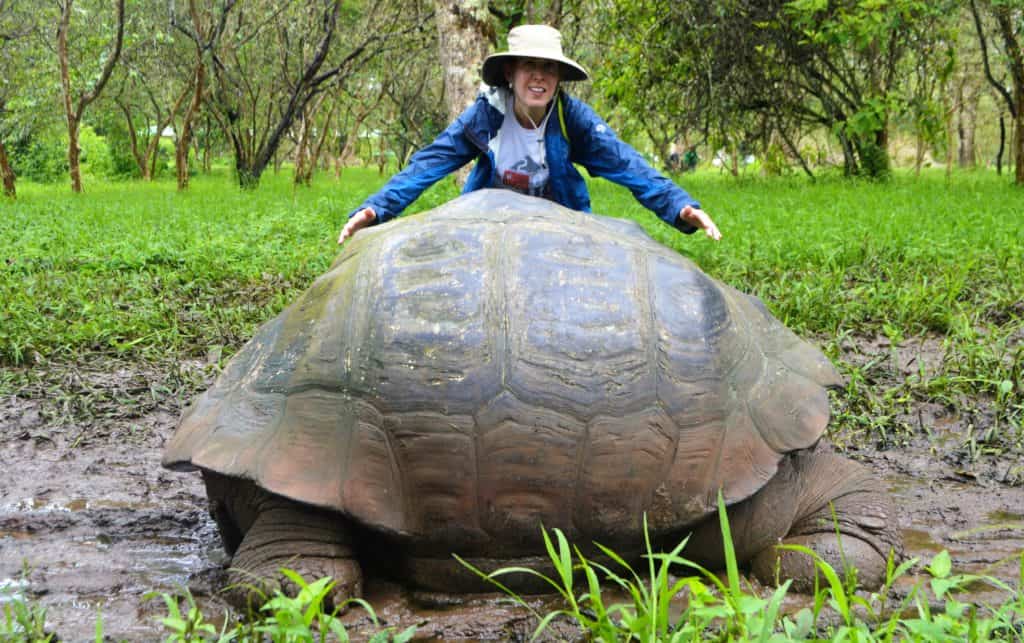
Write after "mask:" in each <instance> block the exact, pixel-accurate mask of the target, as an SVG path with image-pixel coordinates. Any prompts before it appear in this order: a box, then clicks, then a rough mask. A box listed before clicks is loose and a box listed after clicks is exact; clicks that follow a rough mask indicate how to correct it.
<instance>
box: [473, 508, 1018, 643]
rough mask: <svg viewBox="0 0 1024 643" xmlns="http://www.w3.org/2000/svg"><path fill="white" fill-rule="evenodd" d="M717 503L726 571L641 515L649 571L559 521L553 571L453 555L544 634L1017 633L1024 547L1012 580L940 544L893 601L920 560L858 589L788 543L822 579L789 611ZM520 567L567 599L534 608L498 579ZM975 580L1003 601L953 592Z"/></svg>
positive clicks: (762, 640)
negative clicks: (589, 551)
mask: <svg viewBox="0 0 1024 643" xmlns="http://www.w3.org/2000/svg"><path fill="white" fill-rule="evenodd" d="M718 508H719V520H720V526H721V529H722V534H723V542H724V543H725V551H724V553H725V561H726V574H725V580H723V579H722V578H720V577H719V575H717V574H715V573H713V572H711V571H709V570H707V569H704V568H703V567H701V566H700V565H698V564H696V563H694V562H691V561H689V560H687V559H686V558H685V556H684V553H685V547H686V541H685V540H684V541H683V542H681V543H680V544H679V545H678V546H676V547H675V549H673V550H672V551H671V552H669V553H664V552H656V551H654V550H653V549H652V547H651V542H650V538H649V535H648V532H647V522H646V519H645V520H644V530H643V531H644V543H645V546H646V556H645V558H646V560H647V564H648V568H647V570H646V574H647V575H646V577H642V576H641V574H640V573H638V572H637V571H636V570H634V569H633V568H632V567H630V565H629V564H628V563H626V561H624V560H623V559H622V558H621V557H620V556H618V555H617V554H616V553H615V552H614V551H611V550H609V549H608V548H606V547H602V546H601V545H597V546H598V548H599V549H600V551H601V552H602V553H603V554H604V555H605V556H607V557H608V558H609V559H610V560H611V561H612V563H614V564H615V565H616V566H617V569H612V568H611V567H610V566H608V565H604V564H601V563H597V562H594V561H592V560H588V559H587V558H586V557H585V556H584V555H583V554H582V553H580V550H579V549H578V548H577V547H573V546H571V545H570V543H569V542H568V540H567V539H566V538H565V535H564V534H563V533H562V532H561V530H559V529H553V530H551V531H550V532H548V531H547V530H544V531H543V537H544V543H545V546H546V548H547V553H548V557H549V558H550V560H551V562H552V564H553V567H554V569H555V571H556V573H557V577H556V578H550V577H548V576H545V575H543V574H540V573H539V572H536V571H534V570H530V569H526V568H518V567H509V568H503V569H499V570H496V571H494V572H491V573H490V574H485V573H484V572H482V571H480V570H478V569H476V568H475V567H473V566H472V565H470V564H469V563H466V562H465V561H463V560H461V559H459V560H460V562H461V563H462V564H463V565H465V566H467V567H468V568H469V569H471V570H472V571H474V572H475V573H476V574H478V575H479V576H480V577H482V578H484V579H485V580H487V581H489V582H491V583H492V584H494V586H495V587H496V588H497V589H499V590H501V591H503V592H505V593H506V594H507V595H508V596H509V597H511V599H512V600H513V601H514V602H516V603H517V604H519V605H520V606H522V607H523V608H525V609H527V610H528V611H530V612H531V613H532V614H533V616H534V617H535V618H536V620H537V622H538V624H537V627H536V629H535V630H534V632H533V637H532V639H537V638H538V637H539V636H540V635H541V634H543V633H544V631H545V630H546V629H547V628H548V627H549V626H550V625H551V623H552V622H553V621H555V620H556V619H559V618H563V619H568V620H570V621H571V622H574V623H575V624H576V625H578V627H579V628H580V630H581V631H582V633H583V635H584V638H585V639H586V640H590V641H602V642H608V643H611V642H619V641H639V642H643V643H660V642H671V643H681V642H683V641H691V642H698V641H744V642H746V641H757V642H758V643H780V642H783V641H836V642H839V641H856V642H864V643H873V642H876V641H877V642H882V641H885V642H890V641H915V642H917V641H920V642H933V641H934V642H938V641H948V642H950V643H952V642H954V641H971V642H980V641H1021V640H1024V552H1021V553H1020V554H1019V559H1020V561H1019V570H1020V571H1019V578H1018V582H1017V587H1015V588H1014V587H1010V586H1009V585H1007V584H1006V583H1003V582H1002V581H1000V580H998V579H995V578H990V577H981V576H974V575H964V574H957V575H954V574H953V573H952V568H951V562H950V557H949V554H948V552H946V551H942V552H940V553H938V554H937V555H936V556H935V557H934V558H933V559H932V560H931V562H930V563H929V564H928V565H927V566H926V567H925V570H926V571H927V572H928V573H929V574H930V576H931V580H930V581H928V582H925V581H920V582H918V583H916V584H915V585H914V586H913V587H912V588H911V590H910V591H909V593H908V594H907V595H906V597H905V598H904V599H903V600H902V601H900V603H899V604H897V605H893V604H890V602H889V600H888V597H889V596H890V594H891V590H892V587H893V584H894V583H895V582H896V581H897V580H898V579H899V578H900V577H901V576H903V575H905V574H906V573H907V572H908V571H909V570H910V569H911V568H912V567H914V566H915V565H917V564H918V562H919V561H918V560H917V559H911V560H907V561H904V562H902V563H901V564H899V565H897V564H896V561H894V560H893V558H892V557H890V559H889V561H888V565H887V570H886V580H885V583H884V585H883V587H882V588H881V589H879V590H878V591H877V592H873V593H865V592H861V591H858V588H857V585H856V576H855V574H844V575H840V573H838V572H837V571H836V570H835V569H833V568H832V567H831V566H830V565H829V564H828V563H827V562H825V561H824V560H822V559H821V557H820V556H818V555H817V554H816V553H815V552H813V551H811V550H810V549H807V548H805V547H799V546H785V547H786V548H788V549H794V550H798V551H801V552H803V553H804V554H806V555H808V556H811V557H812V558H813V559H814V562H815V568H816V570H817V572H818V573H819V575H820V578H821V579H824V580H823V582H820V583H819V582H816V583H815V586H816V590H815V592H814V595H813V597H812V601H811V602H812V605H811V606H810V607H803V608H801V609H799V610H798V611H796V612H795V613H786V610H785V608H784V601H785V599H786V594H787V592H788V590H789V585H790V582H789V581H785V582H784V583H782V584H781V585H779V586H778V587H777V588H776V589H775V590H774V591H772V592H771V594H770V595H769V596H767V597H764V596H761V595H759V592H757V591H756V590H755V589H753V588H750V587H748V588H744V587H743V584H742V583H741V577H740V574H739V565H738V561H737V560H736V553H735V550H734V549H733V547H732V538H731V536H730V530H729V523H728V520H727V519H726V517H725V516H726V513H725V504H724V502H723V501H722V497H721V495H719V499H718ZM552 534H553V535H554V538H552ZM681 569H682V570H685V569H689V570H692V571H695V572H696V574H695V575H692V576H684V577H675V576H673V575H672V573H671V572H675V571H679V570H681ZM523 573H526V574H533V575H537V576H539V577H540V578H541V579H543V580H544V581H545V582H546V583H547V584H548V585H550V586H551V588H552V590H553V591H555V592H557V593H558V594H559V595H560V596H561V597H562V600H563V602H564V604H565V607H563V608H561V609H558V610H554V611H552V612H549V613H547V614H541V613H538V612H537V611H536V610H534V608H533V607H532V606H531V605H530V603H529V602H528V601H527V600H526V599H524V598H523V597H522V596H520V595H518V594H516V593H515V592H513V591H511V590H509V589H508V588H507V587H506V586H505V585H504V584H502V583H501V581H500V580H499V579H500V578H501V577H503V576H507V575H510V574H523ZM577 579H581V580H582V581H583V583H582V586H577V584H576V582H577ZM977 581H985V582H988V583H991V584H992V585H993V586H996V587H998V588H1000V589H1001V590H1003V591H1004V592H1005V593H1006V596H1007V598H1006V600H1005V601H1004V602H1003V603H1002V604H1001V605H995V606H981V607H980V608H979V607H978V606H975V605H971V604H968V603H963V602H960V601H959V600H957V598H956V596H957V593H958V591H959V590H961V589H964V588H966V587H967V586H968V585H969V584H971V583H973V582H977ZM609 585H610V586H611V587H612V588H613V589H615V590H617V591H618V592H619V593H620V594H621V593H624V595H625V596H628V597H629V599H630V600H629V601H628V602H611V603H610V602H609V593H608V592H607V590H606V587H607V586H609ZM611 600H614V599H611ZM935 605H938V606H939V607H938V608H936V607H934V606H935ZM826 607H827V608H828V609H825V608H826Z"/></svg>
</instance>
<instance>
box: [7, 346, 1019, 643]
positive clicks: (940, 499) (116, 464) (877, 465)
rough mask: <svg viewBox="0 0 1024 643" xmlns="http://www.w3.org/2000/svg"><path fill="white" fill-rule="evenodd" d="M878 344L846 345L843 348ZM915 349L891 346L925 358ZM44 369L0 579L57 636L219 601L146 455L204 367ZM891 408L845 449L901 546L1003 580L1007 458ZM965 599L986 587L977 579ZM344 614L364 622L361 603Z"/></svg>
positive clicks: (25, 397)
mask: <svg viewBox="0 0 1024 643" xmlns="http://www.w3.org/2000/svg"><path fill="white" fill-rule="evenodd" d="M877 348H878V347H877V346H874V347H872V346H870V345H868V346H866V347H865V346H861V347H859V348H857V349H855V350H854V349H851V354H850V355H848V356H847V358H848V359H850V360H851V361H856V360H857V359H860V358H861V357H862V356H865V355H870V351H871V350H875V349H877ZM918 352H919V353H920V354H919V355H916V356H914V355H911V356H910V357H907V356H904V357H905V358H907V359H911V358H914V357H917V358H920V359H926V358H927V357H928V356H927V355H925V354H924V353H925V352H926V351H925V350H923V349H921V350H919V351H918ZM50 368H51V369H52V371H51V372H49V373H48V374H46V375H45V376H42V377H34V378H32V379H31V383H30V384H28V385H26V386H23V387H21V389H20V390H19V391H18V393H17V394H16V395H9V396H7V397H4V398H0V463H2V464H0V586H3V585H6V586H7V588H8V590H9V591H14V592H15V593H16V594H18V595H21V596H23V597H26V598H29V599H32V600H34V601H36V602H37V603H38V604H40V605H42V606H44V607H46V608H47V610H48V611H47V623H48V629H49V630H50V631H53V632H56V633H58V634H59V635H60V637H61V640H65V641H87V640H88V641H91V640H93V637H94V632H95V623H96V618H97V614H102V618H103V624H104V631H105V633H106V634H108V635H109V636H111V637H112V638H113V639H117V640H120V639H127V640H131V641H143V640H156V639H157V638H159V636H160V633H161V629H160V626H159V624H158V620H157V619H158V617H159V616H161V615H163V606H162V604H161V602H160V601H153V600H149V601H147V600H145V599H144V596H145V594H146V593H147V592H150V591H153V590H156V591H160V592H173V591H175V590H176V589H177V588H179V587H182V586H187V587H189V588H190V589H191V591H192V592H193V593H194V594H195V595H196V596H197V598H198V600H199V601H200V603H201V605H203V606H204V609H205V612H206V613H207V614H208V615H210V616H212V615H215V614H218V613H221V611H222V610H223V606H222V604H220V602H219V600H218V599H217V598H216V596H215V592H214V589H215V588H216V587H219V586H220V583H221V582H222V579H223V574H222V571H223V565H224V563H225V557H224V555H223V553H222V552H221V550H220V543H219V539H218V536H217V533H216V529H215V527H214V526H213V523H212V522H211V521H210V519H209V518H208V516H207V514H206V510H205V507H206V501H205V496H204V494H203V490H202V488H201V484H200V482H199V479H198V477H197V476H196V475H194V474H178V473H173V472H170V471H165V470H163V469H161V468H160V466H159V460H160V454H161V450H162V446H163V444H164V442H165V441H166V440H167V438H168V437H169V436H170V434H171V432H172V431H173V428H174V424H175V420H176V418H177V415H178V412H179V408H180V407H179V405H180V399H182V398H185V397H187V396H188V395H189V394H190V393H191V392H192V391H193V390H198V388H200V387H201V386H202V384H203V382H205V381H208V379H209V377H210V372H209V370H208V369H205V368H204V367H203V365H201V364H191V365H186V367H185V368H183V369H181V368H179V369H177V370H174V371H173V372H171V371H172V369H159V368H154V367H139V366H138V365H133V364H130V363H116V362H106V363H102V364H100V363H95V364H87V365H78V366H77V367H76V368H77V370H76V371H73V372H72V371H67V372H63V373H60V374H58V373H57V370H58V369H57V368H56V367H50ZM901 421H906V422H910V423H913V424H920V430H919V431H918V432H916V433H915V434H914V436H913V437H912V438H911V439H909V440H908V441H907V442H906V443H905V444H902V445H900V447H899V448H889V449H887V450H884V451H883V450H877V449H874V448H868V449H865V448H859V449H853V448H849V449H848V453H849V454H850V455H851V456H852V457H855V458H857V459H859V460H861V461H863V462H864V463H865V464H867V465H868V466H869V467H871V468H872V469H874V470H875V471H877V472H878V475H879V476H882V477H884V479H886V480H887V481H888V483H889V486H890V488H891V489H892V491H893V493H894V494H895V496H896V498H897V502H898V503H899V506H900V507H901V508H902V509H903V511H902V512H901V514H900V526H901V528H902V529H903V533H904V535H905V537H906V541H907V545H908V550H909V553H910V554H912V555H914V556H919V557H922V558H924V559H929V558H930V557H931V556H932V555H934V553H935V552H937V551H939V550H941V549H948V550H949V551H950V553H951V554H952V556H953V560H954V567H955V569H958V570H960V571H965V572H975V573H981V572H984V573H988V574H992V575H994V576H997V577H1000V578H1003V579H1004V580H1006V581H1008V582H1013V581H1014V580H1015V573H1016V568H1015V567H1014V566H1013V564H1012V563H1011V562H1003V563H1002V564H999V563H1000V561H1007V559H1008V558H1009V557H1011V556H1012V555H1014V554H1016V553H1017V552H1020V551H1021V550H1024V487H1022V486H1021V479H1020V477H1021V475H1022V474H1021V472H1018V471H1016V470H1015V469H1014V467H1015V466H1019V465H1020V463H1019V462H1007V461H1005V460H1000V459H999V458H997V457H985V456H982V457H979V458H977V459H974V460H971V461H970V462H964V461H963V460H964V458H963V455H962V452H963V446H962V445H963V444H964V442H965V440H966V433H967V432H968V430H969V427H971V422H972V421H973V420H972V419H971V418H966V417H963V416H951V415H950V414H949V411H948V409H946V408H944V407H939V406H938V405H917V406H915V407H913V408H911V409H910V410H909V412H908V414H907V417H905V418H902V420H901ZM929 434H930V436H931V437H930V438H929V437H928V436H929ZM839 438H840V441H842V438H843V436H839ZM917 578H920V577H917ZM913 580H914V578H911V579H908V581H907V582H905V583H903V584H902V585H901V588H902V590H901V591H906V588H907V587H908V586H909V583H910V582H912V581H913ZM367 598H368V599H369V600H370V601H371V603H372V604H374V605H375V606H376V607H377V609H378V611H379V613H380V614H381V616H382V618H383V619H384V620H385V624H387V625H393V626H398V627H401V628H404V627H406V626H408V625H411V624H419V630H418V631H419V633H420V635H421V636H427V637H435V638H437V639H441V640H452V639H466V638H470V639H518V638H521V637H522V635H523V634H524V633H525V632H527V630H528V627H529V625H528V623H527V619H526V615H525V614H524V613H523V611H522V610H517V609H513V608H511V607H509V606H508V605H507V604H505V603H503V602H501V601H499V600H498V598H497V597H494V596H485V597H479V598H476V599H473V600H470V601H467V602H466V603H465V604H463V605H461V606H458V607H453V608H450V609H438V608H427V607H423V606H422V605H421V604H419V603H417V602H416V601H414V600H412V599H411V597H410V596H408V595H407V594H406V593H405V592H403V591H402V590H401V589H400V588H398V587H397V586H395V585H392V584H389V583H385V582H377V583H373V584H371V585H370V586H369V587H368V596H367ZM974 598H975V600H977V601H985V600H991V599H993V598H998V595H997V594H993V593H992V592H989V591H988V590H986V588H984V587H982V588H979V592H978V593H977V594H976V595H975V596H974ZM544 600H546V599H543V598H541V599H538V601H539V603H541V604H543V602H544ZM350 620H351V621H352V622H353V624H354V625H355V626H356V627H357V629H358V628H359V626H361V625H365V619H364V618H363V617H361V616H360V615H358V614H356V615H353V616H352V617H350Z"/></svg>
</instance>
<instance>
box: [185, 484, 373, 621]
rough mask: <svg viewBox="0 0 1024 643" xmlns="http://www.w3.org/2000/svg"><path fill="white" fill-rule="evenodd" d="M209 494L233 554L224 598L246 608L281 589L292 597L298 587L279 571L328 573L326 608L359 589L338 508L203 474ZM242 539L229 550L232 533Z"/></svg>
mask: <svg viewBox="0 0 1024 643" xmlns="http://www.w3.org/2000/svg"><path fill="white" fill-rule="evenodd" d="M204 478H206V483H207V490H208V493H209V494H210V497H211V498H214V499H215V500H214V505H215V512H214V515H215V517H216V518H217V523H218V526H219V527H220V530H221V533H222V535H223V536H224V540H225V548H226V549H227V550H228V553H230V554H233V556H232V559H231V568H230V569H229V570H228V581H229V588H230V589H229V591H228V600H229V601H230V602H231V603H233V604H234V605H235V606H236V607H240V608H245V607H248V606H249V604H250V603H252V602H253V601H255V600H257V599H258V598H259V596H258V594H256V595H254V592H253V588H255V589H258V590H259V591H260V592H262V593H263V594H265V595H268V596H269V595H270V594H271V593H272V592H273V591H274V590H275V589H278V588H281V589H282V590H283V591H284V592H285V593H286V594H288V595H290V596H295V595H296V594H297V593H298V591H299V588H298V587H296V586H295V585H294V584H293V583H292V582H291V581H290V580H289V579H288V578H287V577H285V576H283V575H282V574H281V573H280V570H281V569H282V568H287V569H291V570H293V571H295V572H297V573H298V574H299V575H300V576H302V578H303V579H304V580H306V581H307V582H313V581H315V580H317V579H319V578H323V577H325V576H330V577H331V578H333V579H334V581H335V583H336V584H335V586H334V588H333V590H332V591H331V593H330V594H329V596H328V597H327V605H326V608H327V609H328V610H329V609H331V608H332V607H335V606H340V605H341V604H342V603H344V602H345V601H346V600H347V599H349V598H352V597H358V596H360V595H361V594H362V581H363V573H362V569H361V567H360V565H359V563H358V561H357V560H356V559H355V552H354V549H353V546H352V542H353V533H352V529H351V526H350V525H349V523H348V520H346V519H345V518H344V517H343V516H341V515H340V514H338V513H334V512H330V511H325V510H322V509H318V508H316V507H312V506H310V505H306V504H302V503H299V502H295V501H293V500H289V499H287V498H283V497H281V496H277V495H274V494H271V493H268V492H266V491H263V490H262V489H259V488H257V487H256V486H255V485H252V484H251V483H248V482H242V481H235V480H232V479H229V478H225V477H223V476H215V477H214V476H210V475H209V474H207V475H205V476H204ZM236 534H241V542H240V543H239V544H238V545H237V549H234V550H233V551H232V543H231V542H230V540H231V539H232V536H235V535H236Z"/></svg>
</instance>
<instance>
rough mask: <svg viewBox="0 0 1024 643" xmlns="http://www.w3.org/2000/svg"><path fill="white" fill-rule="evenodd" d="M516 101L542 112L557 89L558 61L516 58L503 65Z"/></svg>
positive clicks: (532, 109)
mask: <svg viewBox="0 0 1024 643" xmlns="http://www.w3.org/2000/svg"><path fill="white" fill-rule="evenodd" d="M505 77H506V78H508V81H509V82H510V83H511V84H512V91H513V92H514V93H515V96H516V101H517V102H518V103H520V104H521V105H522V106H524V107H526V108H527V109H529V110H531V111H535V110H537V109H540V113H541V114H543V113H544V108H546V107H547V105H548V103H550V102H551V99H552V98H554V97H555V92H556V91H557V90H558V63H557V62H555V61H553V60H544V59H543V58H517V59H516V60H515V61H514V62H512V63H510V64H509V65H507V66H506V67H505Z"/></svg>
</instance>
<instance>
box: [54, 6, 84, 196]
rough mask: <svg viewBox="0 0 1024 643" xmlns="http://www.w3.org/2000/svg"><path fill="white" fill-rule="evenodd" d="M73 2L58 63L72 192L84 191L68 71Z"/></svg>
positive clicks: (64, 17)
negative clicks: (69, 34) (66, 130)
mask: <svg viewBox="0 0 1024 643" xmlns="http://www.w3.org/2000/svg"><path fill="white" fill-rule="evenodd" d="M71 4H72V0H67V2H66V4H65V5H64V7H63V10H62V11H61V15H60V25H59V27H58V28H57V61H58V62H59V63H60V86H61V90H62V93H63V94H64V96H63V98H64V118H65V119H66V121H67V126H68V174H70V176H71V191H72V192H81V191H82V170H81V168H80V167H79V162H78V161H79V152H78V116H77V114H76V112H75V109H74V105H73V103H72V101H71V72H70V71H69V69H68V27H69V26H70V22H71Z"/></svg>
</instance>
